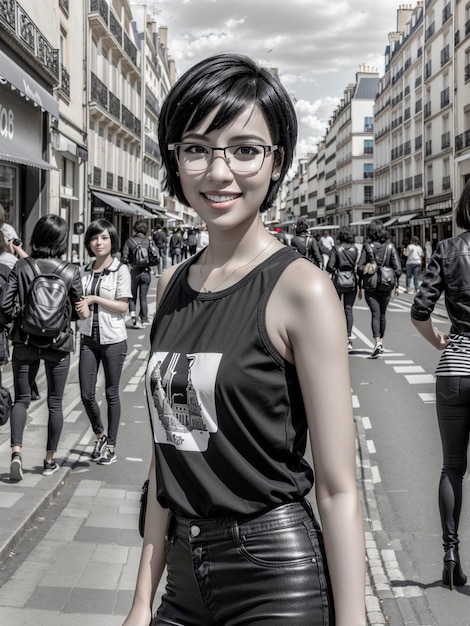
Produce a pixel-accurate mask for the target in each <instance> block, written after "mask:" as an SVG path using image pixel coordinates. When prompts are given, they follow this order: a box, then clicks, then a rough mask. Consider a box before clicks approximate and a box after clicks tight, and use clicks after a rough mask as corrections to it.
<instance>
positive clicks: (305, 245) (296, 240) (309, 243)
mask: <svg viewBox="0 0 470 626" xmlns="http://www.w3.org/2000/svg"><path fill="white" fill-rule="evenodd" d="M290 245H291V246H292V247H293V248H295V249H296V250H298V251H299V253H300V254H301V255H302V256H304V257H306V258H307V259H309V261H312V263H314V264H315V265H316V266H317V267H321V263H322V258H321V254H320V250H319V249H318V244H317V240H316V239H315V237H309V235H308V223H307V220H305V219H304V218H303V217H299V219H298V220H297V224H296V227H295V235H294V237H292V240H291V242H290Z"/></svg>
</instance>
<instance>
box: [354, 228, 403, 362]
mask: <svg viewBox="0 0 470 626" xmlns="http://www.w3.org/2000/svg"><path fill="white" fill-rule="evenodd" d="M369 268H370V269H371V270H374V271H367V270H369ZM381 268H388V269H391V270H392V272H391V275H392V278H391V281H390V283H389V284H388V285H382V284H381V283H380V281H379V275H380V272H381V271H382V269H381ZM357 273H358V276H359V293H358V297H359V299H361V298H362V290H363V289H364V291H365V299H366V302H367V305H368V307H369V309H370V312H371V327H372V337H373V339H374V342H375V345H374V348H373V350H372V354H371V357H372V358H373V359H376V358H377V357H378V356H380V355H381V354H383V352H384V347H383V338H384V336H385V327H386V313H387V307H388V305H389V303H390V299H391V297H392V293H395V295H396V296H398V278H399V276H400V274H401V263H400V257H399V256H398V252H397V250H396V248H395V246H394V245H393V243H392V242H391V241H390V233H389V232H388V230H387V229H386V228H385V226H384V225H383V223H382V222H381V221H380V220H372V221H371V222H370V224H368V226H367V234H366V243H365V244H364V246H363V248H362V250H361V257H360V259H359V263H358V265H357Z"/></svg>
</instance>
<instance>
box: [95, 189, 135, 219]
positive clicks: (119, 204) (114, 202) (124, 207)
mask: <svg viewBox="0 0 470 626" xmlns="http://www.w3.org/2000/svg"><path fill="white" fill-rule="evenodd" d="M92 193H93V195H94V196H96V197H97V198H98V200H101V202H104V203H105V204H107V205H108V206H110V207H113V209H115V210H116V211H117V212H118V213H126V214H127V215H137V212H136V210H135V209H133V208H132V207H131V206H130V205H129V204H127V202H124V200H121V198H119V197H118V196H112V195H111V194H108V193H101V192H100V193H98V192H97V191H93V192H92Z"/></svg>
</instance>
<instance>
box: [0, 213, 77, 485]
mask: <svg viewBox="0 0 470 626" xmlns="http://www.w3.org/2000/svg"><path fill="white" fill-rule="evenodd" d="M68 232H69V227H68V225H67V223H66V222H65V220H63V219H62V218H61V217H60V216H58V215H53V214H50V215H45V216H43V217H41V218H40V219H39V220H38V222H37V223H36V225H35V227H34V229H33V232H32V235H31V240H30V250H31V254H30V256H29V257H27V258H24V259H20V260H19V261H18V262H17V263H16V265H15V266H14V267H13V269H12V270H11V272H10V275H9V277H8V282H7V284H6V285H5V289H4V292H3V295H2V304H1V307H0V328H1V329H3V328H4V327H5V325H6V324H7V323H9V322H11V321H13V324H12V330H11V341H12V344H13V354H12V367H13V381H14V391H15V402H14V405H13V408H12V412H11V419H10V424H11V451H12V457H11V465H10V480H12V481H20V480H22V478H23V461H22V447H23V433H24V429H25V426H26V420H27V411H28V407H29V405H30V402H31V387H32V384H33V382H34V381H35V379H36V375H37V372H38V370H39V365H40V363H41V361H44V367H45V370H46V379H47V406H48V411H49V417H48V430H47V444H46V456H45V459H44V467H43V475H44V476H50V475H52V474H54V472H56V471H57V470H58V469H59V465H58V463H56V461H55V459H54V455H55V453H56V451H57V448H58V444H59V439H60V435H61V432H62V426H63V421H64V416H63V410H62V399H63V394H64V389H65V384H66V381H67V375H68V372H69V367H70V353H71V352H72V350H73V348H74V336H73V332H72V329H71V325H70V322H71V320H72V319H76V318H77V317H82V318H85V317H86V316H87V315H88V311H87V310H86V309H82V310H81V311H80V312H78V311H77V309H76V306H77V304H78V303H79V302H80V301H81V299H82V297H83V290H82V284H81V281H80V271H79V269H78V267H75V266H74V265H72V264H70V263H67V262H64V261H61V257H62V256H63V255H64V254H65V252H66V250H67V236H68Z"/></svg>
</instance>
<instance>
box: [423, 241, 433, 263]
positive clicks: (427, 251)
mask: <svg viewBox="0 0 470 626" xmlns="http://www.w3.org/2000/svg"><path fill="white" fill-rule="evenodd" d="M424 252H425V268H426V267H427V266H428V264H429V259H430V258H431V257H432V243H431V242H430V241H429V239H426V241H425V242H424Z"/></svg>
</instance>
